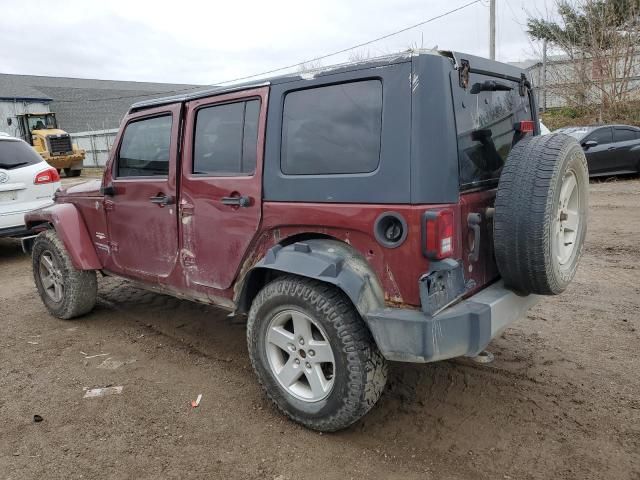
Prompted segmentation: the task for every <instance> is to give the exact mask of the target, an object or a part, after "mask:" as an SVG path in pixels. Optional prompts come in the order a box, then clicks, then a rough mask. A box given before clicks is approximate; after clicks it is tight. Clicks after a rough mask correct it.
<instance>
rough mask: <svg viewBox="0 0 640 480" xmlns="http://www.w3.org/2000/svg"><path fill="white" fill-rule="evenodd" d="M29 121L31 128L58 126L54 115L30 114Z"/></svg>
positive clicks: (40, 128) (41, 128)
mask: <svg viewBox="0 0 640 480" xmlns="http://www.w3.org/2000/svg"><path fill="white" fill-rule="evenodd" d="M27 123H28V124H29V130H44V129H45V128H56V119H55V117H54V116H53V115H29V117H27Z"/></svg>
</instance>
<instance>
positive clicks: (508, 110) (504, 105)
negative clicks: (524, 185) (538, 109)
mask: <svg viewBox="0 0 640 480" xmlns="http://www.w3.org/2000/svg"><path fill="white" fill-rule="evenodd" d="M469 80H470V81H469V88H468V89H467V90H463V89H459V88H458V87H457V85H456V86H455V88H456V89H457V91H456V96H455V98H454V102H455V116H456V129H457V137H458V168H459V175H460V185H461V186H462V187H463V188H475V187H478V186H482V185H485V184H492V183H496V182H497V181H498V178H499V177H500V172H501V171H502V166H503V165H504V162H505V161H506V159H507V155H509V152H510V151H511V148H512V147H513V145H515V144H516V143H517V142H518V141H519V140H520V139H521V138H522V134H521V133H520V132H518V131H517V130H516V129H515V127H514V126H515V125H517V124H518V123H519V122H521V121H523V120H529V121H530V120H533V117H532V114H531V105H530V99H529V97H528V95H525V96H521V95H520V93H519V85H518V84H517V83H516V82H512V81H509V80H504V79H498V78H494V77H491V76H488V75H480V74H475V73H472V74H471V75H470V77H469Z"/></svg>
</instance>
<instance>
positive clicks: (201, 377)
mask: <svg viewBox="0 0 640 480" xmlns="http://www.w3.org/2000/svg"><path fill="white" fill-rule="evenodd" d="M589 228H590V230H589V235H588V240H587V247H586V254H585V256H584V258H583V260H582V263H581V266H580V269H579V271H578V274H577V277H576V279H575V281H574V282H573V284H572V285H571V287H570V288H569V290H568V291H567V292H566V293H565V294H563V295H561V296H558V297H554V298H547V299H545V300H544V301H542V302H541V303H540V304H539V305H538V306H536V307H534V309H532V310H531V311H530V313H529V315H528V317H527V318H526V319H522V320H520V321H519V322H517V323H515V324H513V327H512V328H510V329H508V330H507V331H506V332H505V333H504V334H503V335H502V336H501V337H500V338H497V339H495V340H494V341H493V342H492V344H491V345H490V350H491V351H492V352H493V353H494V355H495V361H494V362H493V363H491V364H488V365H479V364H475V363H473V362H471V361H470V360H469V359H456V360H452V361H446V362H441V363H437V364H428V365H411V364H399V363H398V364H393V365H392V368H391V375H390V381H389V385H388V388H387V391H386V392H385V394H384V396H383V397H382V399H381V401H380V402H379V404H378V405H377V406H376V408H374V410H373V411H372V412H370V413H369V415H367V416H366V417H365V418H364V419H363V420H362V421H360V422H359V423H357V424H356V425H354V426H353V427H352V428H351V429H349V430H347V431H343V432H340V433H337V434H324V435H322V434H318V433H314V432H311V431H308V430H305V429H304V428H302V427H299V426H298V425H296V424H293V423H291V422H289V421H287V420H285V419H284V418H283V417H282V416H281V415H279V414H278V413H277V412H276V410H275V408H273V407H272V406H271V405H270V404H269V402H268V401H267V400H266V399H265V397H264V396H263V394H262V392H261V391H260V389H259V387H258V384H257V382H256V380H255V378H254V374H253V372H252V370H251V367H250V365H249V361H248V358H247V352H246V345H245V329H244V326H243V324H242V322H241V321H239V320H238V319H235V320H234V319H232V318H229V317H227V316H226V314H225V313H224V312H222V311H220V310H217V309H215V308H211V307H206V306H201V305H196V304H191V303H188V302H183V301H179V300H175V299H172V298H170V297H166V296H162V295H157V294H152V293H146V292H143V291H140V290H137V289H135V288H133V287H131V286H129V285H127V284H126V283H124V282H121V281H118V280H113V279H108V280H103V281H101V284H100V294H99V302H98V306H97V308H96V309H95V311H94V312H93V313H91V314H90V315H88V316H86V317H85V318H82V319H79V320H75V321H66V322H65V321H61V320H55V319H53V318H52V317H50V316H49V315H48V314H47V312H46V311H45V308H44V307H43V305H42V303H41V302H40V300H39V298H38V297H37V295H36V291H35V289H34V286H33V281H32V278H31V267H30V259H29V258H28V257H26V256H25V255H24V254H22V252H21V251H20V247H19V245H18V243H16V242H13V241H7V240H1V241H0V266H1V267H0V285H1V287H0V478H2V479H36V478H38V479H45V478H46V479H53V478H64V479H75V478H89V479H96V478H137V479H158V478H193V479H199V478H224V479H244V478H260V479H268V480H273V479H277V480H285V479H289V480H293V479H321V478H327V479H340V480H343V479H344V480H346V479H351V478H353V479H361V478H384V479H407V480H409V479H438V480H441V479H559V478H575V479H596V478H598V479H600V478H602V479H635V480H638V479H640V348H639V347H640V342H639V340H640V181H639V180H634V179H626V180H618V181H614V182H602V183H592V184H591V209H590V226H589ZM95 355H102V356H95ZM91 357H93V358H91ZM108 385H113V386H122V387H123V390H122V394H120V395H112V396H107V397H102V398H93V399H83V394H84V391H83V388H85V387H89V388H92V387H98V386H99V387H104V386H108ZM200 393H201V394H202V395H203V396H202V402H201V404H200V406H199V407H198V408H192V407H191V406H190V405H189V402H190V401H191V400H193V399H195V398H196V396H197V395H198V394H200ZM35 414H38V415H41V416H42V417H43V419H44V420H43V421H42V422H40V423H34V421H33V416H34V415H35Z"/></svg>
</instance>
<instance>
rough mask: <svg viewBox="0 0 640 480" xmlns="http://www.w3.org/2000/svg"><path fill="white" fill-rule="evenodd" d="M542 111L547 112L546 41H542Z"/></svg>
mask: <svg viewBox="0 0 640 480" xmlns="http://www.w3.org/2000/svg"><path fill="white" fill-rule="evenodd" d="M542 111H543V112H546V111H547V39H546V38H545V39H544V40H543V41H542Z"/></svg>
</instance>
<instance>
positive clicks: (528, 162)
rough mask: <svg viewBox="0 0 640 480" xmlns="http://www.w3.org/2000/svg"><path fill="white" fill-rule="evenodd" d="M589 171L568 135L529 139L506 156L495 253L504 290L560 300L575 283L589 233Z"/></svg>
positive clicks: (498, 198) (496, 217)
mask: <svg viewBox="0 0 640 480" xmlns="http://www.w3.org/2000/svg"><path fill="white" fill-rule="evenodd" d="M588 190H589V171H588V169H587V161H586V158H585V156H584V152H583V151H582V148H581V147H580V145H579V144H578V142H577V141H576V140H575V139H574V138H573V137H570V136H568V135H564V134H551V135H544V136H536V137H530V138H525V139H523V140H521V141H520V142H518V143H517V144H516V145H515V146H514V147H513V149H512V150H511V152H510V153H509V156H508V157H507V160H506V162H505V165H504V168H503V169H502V174H501V176H500V181H499V183H498V191H497V194H496V203H495V214H494V231H493V236H494V248H495V256H496V263H497V265H498V270H499V271H500V274H501V275H502V278H503V280H504V282H505V285H507V286H508V287H510V288H512V289H513V290H515V291H517V292H519V293H522V294H529V293H536V294H539V295H557V294H559V293H562V292H563V291H564V290H565V289H566V288H567V285H569V283H570V282H571V280H572V279H573V277H574V275H575V273H576V269H577V267H578V261H579V259H580V256H581V255H582V250H583V247H584V239H585V235H586V232H587V207H588Z"/></svg>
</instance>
